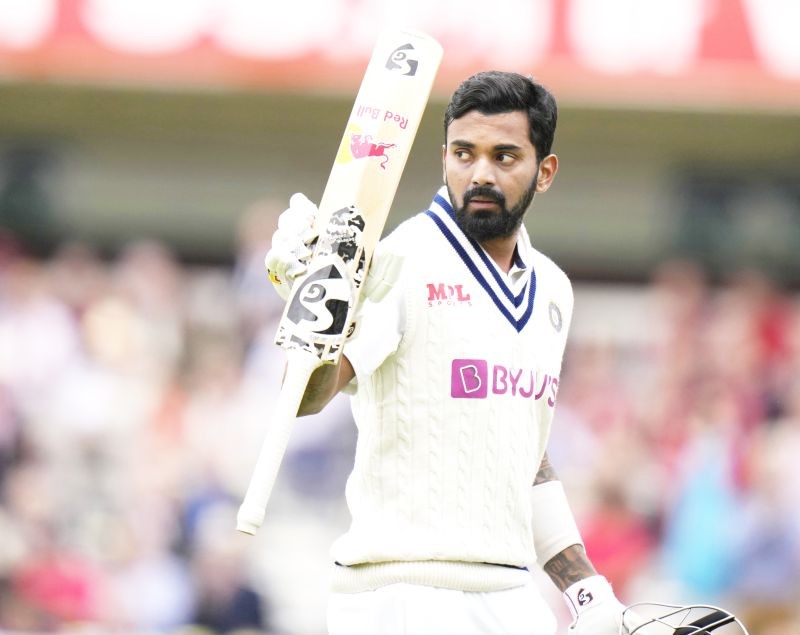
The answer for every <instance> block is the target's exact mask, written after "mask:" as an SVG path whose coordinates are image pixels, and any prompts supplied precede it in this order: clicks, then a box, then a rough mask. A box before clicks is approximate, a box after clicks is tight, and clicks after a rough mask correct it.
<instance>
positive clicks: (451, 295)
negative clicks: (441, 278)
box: [428, 282, 472, 306]
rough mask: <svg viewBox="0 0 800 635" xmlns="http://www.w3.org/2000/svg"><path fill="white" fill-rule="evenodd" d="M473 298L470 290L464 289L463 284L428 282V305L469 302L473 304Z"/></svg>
mask: <svg viewBox="0 0 800 635" xmlns="http://www.w3.org/2000/svg"><path fill="white" fill-rule="evenodd" d="M471 300H472V296H470V294H469V292H468V291H464V285H463V284H445V283H444V282H440V283H438V284H436V283H430V282H429V283H428V306H434V305H436V306H439V305H441V304H447V305H453V304H469V305H470V306H471V305H472V302H471Z"/></svg>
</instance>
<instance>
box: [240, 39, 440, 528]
mask: <svg viewBox="0 0 800 635" xmlns="http://www.w3.org/2000/svg"><path fill="white" fill-rule="evenodd" d="M442 54H443V51H442V47H441V46H440V45H439V43H438V42H436V40H434V39H433V38H431V37H430V36H428V35H426V34H424V33H420V32H418V31H411V30H392V31H387V32H385V33H384V34H382V35H381V36H380V37H379V38H378V41H377V43H376V44H375V47H374V49H373V52H372V56H371V58H370V61H369V64H368V66H367V70H366V73H365V74H364V78H363V80H362V82H361V87H360V89H359V91H358V95H357V96H356V100H355V104H354V105H353V109H352V111H351V113H350V118H349V119H348V121H347V125H346V127H345V131H344V136H343V137H342V141H341V143H340V145H339V150H338V152H337V153H336V158H335V160H334V163H333V168H332V169H331V173H330V175H329V177H328V182H327V185H326V186H325V190H324V192H323V194H322V199H321V200H320V204H319V212H318V214H317V217H316V221H315V229H317V230H318V234H319V238H318V239H317V242H316V245H315V246H314V250H313V255H312V257H311V260H310V261H309V266H308V269H307V270H306V272H305V273H304V274H303V275H302V276H301V277H299V278H298V279H297V280H295V282H294V285H293V287H292V292H291V294H290V296H289V299H288V300H287V303H286V307H285V309H284V312H283V316H282V317H281V321H280V324H279V326H278V333H277V335H276V337H275V342H276V344H278V345H279V346H281V347H283V348H284V349H286V356H287V368H286V375H285V377H284V382H283V385H282V386H281V391H280V394H279V396H278V399H277V401H276V404H275V410H274V412H273V414H272V419H271V422H270V426H269V428H268V430H267V434H266V437H265V439H264V442H263V445H262V448H261V451H260V454H259V456H258V459H257V461H256V465H255V468H254V470H253V474H252V476H251V479H250V484H249V486H248V488H247V492H246V494H245V497H244V501H243V502H242V505H241V506H240V508H239V513H238V514H237V518H236V528H237V529H238V530H239V531H241V532H244V533H247V534H255V533H256V530H257V529H258V528H259V527H260V526H261V523H262V522H263V520H264V513H265V509H266V506H267V502H268V501H269V497H270V494H271V493H272V488H273V485H274V483H275V479H276V477H277V474H278V470H279V468H280V464H281V462H282V460H283V455H284V453H285V452H286V445H287V443H288V441H289V436H290V434H291V431H292V427H293V425H294V421H295V418H296V416H297V410H298V407H299V406H300V402H301V400H302V397H303V394H304V392H305V389H306V386H307V385H308V380H309V377H310V376H311V374H312V373H313V372H314V370H315V369H316V368H318V367H319V366H321V365H322V364H335V363H337V362H338V361H339V359H340V357H341V354H342V346H343V345H344V342H345V340H346V338H347V336H348V335H349V333H348V331H349V329H350V328H351V326H352V322H353V317H354V313H355V310H356V307H357V305H358V301H359V296H360V293H361V287H362V284H363V283H364V280H365V279H366V275H367V270H368V268H369V264H370V260H371V258H372V253H373V251H374V249H375V245H376V244H377V242H378V240H379V239H380V236H381V232H382V231H383V227H384V224H385V223H386V218H387V216H388V214H389V209H390V207H391V205H392V200H393V199H394V195H395V192H396V191H397V186H398V184H399V182H400V177H401V176H402V173H403V168H404V167H405V164H406V160H407V159H408V155H409V152H410V151H411V145H412V143H413V141H414V137H415V135H416V133H417V129H418V127H419V124H420V120H421V119H422V114H423V112H424V110H425V105H426V104H427V101H428V97H429V95H430V92H431V88H432V87H433V81H434V78H435V76H436V72H437V70H438V68H439V63H440V62H441V59H442Z"/></svg>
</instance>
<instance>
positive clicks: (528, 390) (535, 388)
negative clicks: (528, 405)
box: [450, 359, 558, 408]
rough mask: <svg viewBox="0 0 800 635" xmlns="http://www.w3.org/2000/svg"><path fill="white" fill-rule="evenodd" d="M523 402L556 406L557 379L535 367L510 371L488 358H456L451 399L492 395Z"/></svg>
mask: <svg viewBox="0 0 800 635" xmlns="http://www.w3.org/2000/svg"><path fill="white" fill-rule="evenodd" d="M490 392H491V394H493V395H506V396H509V397H517V398H522V399H532V400H534V401H539V400H540V399H541V400H543V401H544V402H545V403H547V405H548V406H550V407H551V408H552V407H553V406H555V405H556V397H557V395H558V377H555V376H553V375H550V374H549V373H544V372H542V371H541V370H536V369H533V368H527V369H524V368H511V367H508V366H505V365H503V364H491V368H490V365H489V362H487V361H486V360H485V359H454V360H453V362H452V364H451V367H450V396H451V397H453V398H454V399H486V398H487V397H488V396H489V393H490Z"/></svg>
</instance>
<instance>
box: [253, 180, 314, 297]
mask: <svg viewBox="0 0 800 635" xmlns="http://www.w3.org/2000/svg"><path fill="white" fill-rule="evenodd" d="M316 216H317V206H316V205H314V203H312V202H311V201H310V200H308V198H306V196H305V195H304V194H299V193H298V194H293V195H292V197H291V198H290V199H289V208H288V209H287V210H286V211H284V212H283V213H281V215H280V216H279V217H278V229H276V230H275V233H274V234H273V235H272V248H271V249H270V250H269V251H268V252H267V256H266V257H265V258H264V265H265V266H266V268H267V273H268V274H269V279H270V281H271V282H272V284H273V285H274V286H275V290H276V291H277V292H278V295H280V296H281V298H283V299H284V300H286V299H287V298H288V297H289V293H290V292H291V290H292V284H293V283H294V281H295V279H296V278H297V277H298V276H300V275H302V274H303V273H304V272H305V270H306V268H307V265H308V261H309V259H310V258H311V254H312V252H313V244H314V241H315V240H316V239H317V237H318V235H317V233H316V232H315V230H314V219H315V218H316Z"/></svg>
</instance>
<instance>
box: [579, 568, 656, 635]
mask: <svg viewBox="0 0 800 635" xmlns="http://www.w3.org/2000/svg"><path fill="white" fill-rule="evenodd" d="M564 599H565V600H566V602H567V606H568V607H569V610H570V613H571V614H572V624H570V627H569V635H628V633H631V632H632V631H633V630H635V629H636V627H637V626H640V625H641V624H642V623H643V622H644V620H643V619H642V618H640V617H639V616H638V615H636V614H635V613H633V612H632V611H627V612H626V611H625V605H624V604H622V603H621V602H620V601H619V600H618V599H617V598H616V597H615V596H614V591H613V590H612V588H611V584H609V582H608V580H606V579H605V578H604V577H603V576H601V575H595V576H591V577H589V578H585V579H583V580H580V581H579V582H576V583H575V584H573V585H572V586H570V587H569V588H568V589H567V590H566V591H564ZM623 613H624V622H623ZM636 633H637V635H639V634H640V633H641V634H642V635H646V633H647V629H646V628H642V629H640V630H638V631H636Z"/></svg>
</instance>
